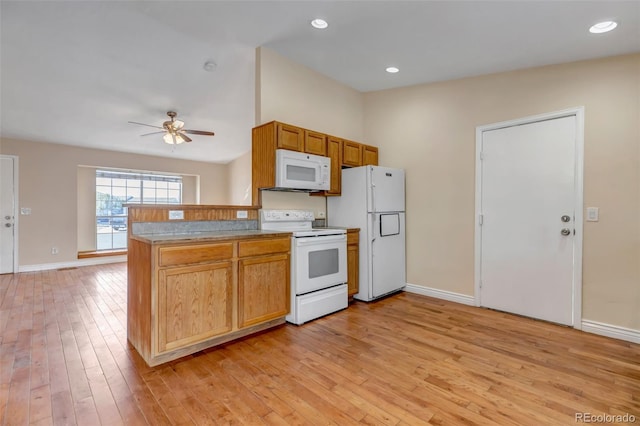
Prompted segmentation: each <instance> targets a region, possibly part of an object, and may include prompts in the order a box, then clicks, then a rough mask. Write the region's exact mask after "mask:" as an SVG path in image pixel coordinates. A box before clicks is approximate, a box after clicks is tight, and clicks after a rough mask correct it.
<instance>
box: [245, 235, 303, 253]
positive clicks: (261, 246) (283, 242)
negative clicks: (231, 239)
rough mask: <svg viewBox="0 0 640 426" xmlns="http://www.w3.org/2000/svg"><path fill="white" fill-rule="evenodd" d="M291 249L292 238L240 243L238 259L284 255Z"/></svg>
mask: <svg viewBox="0 0 640 426" xmlns="http://www.w3.org/2000/svg"><path fill="white" fill-rule="evenodd" d="M290 249H291V238H289V237H287V238H276V239H268V240H251V241H240V242H239V243H238V257H247V256H261V255H263V254H273V253H284V252H288V251H289V250H290Z"/></svg>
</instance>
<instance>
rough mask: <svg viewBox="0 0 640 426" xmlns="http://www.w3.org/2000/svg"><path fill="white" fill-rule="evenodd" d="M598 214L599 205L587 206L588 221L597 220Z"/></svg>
mask: <svg viewBox="0 0 640 426" xmlns="http://www.w3.org/2000/svg"><path fill="white" fill-rule="evenodd" d="M598 216H599V212H598V207H587V222H597V221H598V218H599V217H598Z"/></svg>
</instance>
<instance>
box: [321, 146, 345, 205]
mask: <svg viewBox="0 0 640 426" xmlns="http://www.w3.org/2000/svg"><path fill="white" fill-rule="evenodd" d="M327 157H329V158H331V189H329V190H328V191H326V192H325V195H340V191H341V189H342V139H338V138H334V137H333V136H329V137H328V138H327Z"/></svg>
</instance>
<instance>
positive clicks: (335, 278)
mask: <svg viewBox="0 0 640 426" xmlns="http://www.w3.org/2000/svg"><path fill="white" fill-rule="evenodd" d="M293 246H294V247H293V250H294V255H293V262H292V267H293V277H294V280H295V281H294V285H295V293H296V294H297V295H300V294H306V293H310V292H312V291H316V290H321V289H323V288H327V287H331V286H334V285H337V284H342V283H345V282H347V236H346V235H345V234H342V235H326V236H318V237H298V238H294V239H293Z"/></svg>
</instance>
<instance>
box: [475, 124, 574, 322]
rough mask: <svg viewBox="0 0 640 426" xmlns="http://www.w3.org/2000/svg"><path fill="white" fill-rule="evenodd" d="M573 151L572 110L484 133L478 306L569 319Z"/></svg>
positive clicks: (570, 318) (558, 319) (547, 318)
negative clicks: (549, 117) (567, 112)
mask: <svg viewBox="0 0 640 426" xmlns="http://www.w3.org/2000/svg"><path fill="white" fill-rule="evenodd" d="M575 154H576V117H575V116H567V117H561V118H555V119H549V120H544V121H538V122H534V123H529V124H524V125H517V126H512V127H506V128H501V129H496V130H489V131H485V132H483V133H482V148H481V156H480V158H481V168H482V170H481V214H482V217H481V220H482V225H481V227H480V233H481V236H480V238H481V254H480V304H481V306H485V307H489V308H494V309H498V310H502V311H507V312H513V313H516V314H521V315H525V316H528V317H533V318H538V319H543V320H547V321H552V322H556V323H560V324H566V325H573V291H574V284H573V277H574V271H573V268H574V252H575V248H574V245H575V232H574V229H575V216H576V215H575V212H574V209H575V206H576V200H575V197H576V196H575V194H576V191H575V185H576V172H575V170H576V167H575V162H576V160H575V159H576V155H575Z"/></svg>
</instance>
